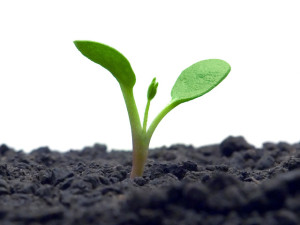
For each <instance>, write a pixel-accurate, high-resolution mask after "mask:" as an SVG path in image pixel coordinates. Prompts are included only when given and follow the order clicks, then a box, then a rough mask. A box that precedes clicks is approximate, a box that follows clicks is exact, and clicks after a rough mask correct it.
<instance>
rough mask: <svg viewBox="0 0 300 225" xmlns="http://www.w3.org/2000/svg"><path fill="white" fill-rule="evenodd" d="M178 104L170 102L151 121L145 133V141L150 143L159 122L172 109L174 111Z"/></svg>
mask: <svg viewBox="0 0 300 225" xmlns="http://www.w3.org/2000/svg"><path fill="white" fill-rule="evenodd" d="M179 104H180V102H178V101H171V102H170V103H169V104H168V105H167V106H166V107H165V108H164V109H163V110H162V111H161V112H160V113H159V114H158V115H157V116H156V117H155V118H154V120H153V121H152V123H151V125H150V126H149V128H148V130H147V133H146V139H147V140H148V141H149V142H150V140H151V137H152V135H153V132H154V130H155V129H156V127H157V125H158V124H159V123H160V121H161V120H162V119H163V118H164V117H165V115H167V114H168V113H169V112H170V111H171V110H172V109H174V108H175V107H176V106H178V105H179Z"/></svg>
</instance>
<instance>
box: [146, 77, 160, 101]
mask: <svg viewBox="0 0 300 225" xmlns="http://www.w3.org/2000/svg"><path fill="white" fill-rule="evenodd" d="M157 86H158V83H157V82H156V78H153V80H152V82H151V84H150V85H149V87H148V93H147V98H148V100H152V99H153V98H154V97H155V95H156V91H157Z"/></svg>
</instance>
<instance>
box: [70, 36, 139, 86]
mask: <svg viewBox="0 0 300 225" xmlns="http://www.w3.org/2000/svg"><path fill="white" fill-rule="evenodd" d="M74 44H75V45H76V47H77V49H78V50H79V51H80V52H81V53H82V54H83V55H84V56H86V57H87V58H88V59H90V60H91V61H93V62H95V63H97V64H99V65H101V66H103V67H104V68H105V69H107V70H108V71H110V72H111V73H112V75H113V76H114V77H115V78H116V79H117V81H118V82H119V83H120V84H121V85H123V86H126V87H128V88H132V87H133V86H134V84H135V75H134V72H133V70H132V68H131V65H130V63H129V62H128V60H127V59H126V58H125V56H123V55H122V54H121V53H120V52H118V51H117V50H116V49H114V48H112V47H109V46H107V45H104V44H101V43H98V42H94V41H74Z"/></svg>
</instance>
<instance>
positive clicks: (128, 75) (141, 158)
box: [74, 40, 230, 178]
mask: <svg viewBox="0 0 300 225" xmlns="http://www.w3.org/2000/svg"><path fill="white" fill-rule="evenodd" d="M74 44H75V45H76V47H77V49H78V50H79V51H80V52H81V53H82V54H83V55H84V56H86V57H87V58H88V59H90V60H91V61H93V62H95V63H97V64H99V65H101V66H102V67H104V68H105V69H107V70H108V71H110V72H111V73H112V75H113V76H114V77H115V78H116V79H117V81H118V82H119V85H120V87H121V91H122V94H123V97H124V100H125V104H126V108H127V111H128V116H129V121H130V126H131V134H132V147H133V159H132V170H131V175H130V178H135V177H138V176H142V175H143V173H144V167H145V163H146V160H147V156H148V148H149V143H150V140H151V137H152V135H153V132H154V130H155V129H156V127H157V125H158V124H159V122H160V121H161V120H162V119H163V118H164V116H165V115H167V114H168V113H169V112H170V111H171V110H172V109H174V108H175V107H176V106H178V105H180V104H181V103H184V102H187V101H190V100H192V99H195V98H198V97H200V96H202V95H204V94H206V93H207V92H209V91H210V90H212V89H213V88H214V87H216V86H217V85H218V84H219V83H220V82H221V81H222V80H223V79H224V78H225V77H226V76H227V75H228V73H229V72H230V65H229V64H228V63H226V62H225V61H223V60H220V59H207V60H202V61H199V62H197V63H195V64H193V65H191V66H190V67H188V68H187V69H185V70H183V71H182V73H181V74H180V76H179V77H178V78H177V80H176V82H175V84H174V86H173V88H172V91H171V101H170V102H169V104H167V106H166V107H165V108H164V109H163V110H162V111H161V112H160V113H159V114H158V115H157V116H156V117H155V118H154V120H153V121H152V123H151V124H150V126H149V127H148V129H147V120H148V112H149V108H150V102H151V100H152V99H153V98H154V97H155V95H156V92H157V87H158V83H157V82H156V78H154V79H153V80H152V82H151V84H150V85H149V88H148V92H147V104H146V109H145V114H144V120H143V124H142V123H141V120H140V116H139V113H138V110H137V107H136V103H135V99H134V95H133V87H134V85H135V81H136V78H135V74H134V72H133V70H132V68H131V65H130V63H129V61H128V60H127V59H126V58H125V57H124V56H123V55H122V54H121V53H120V52H118V51H117V50H116V49H114V48H112V47H109V46H107V45H104V44H101V43H97V42H94V41H83V40H80V41H74Z"/></svg>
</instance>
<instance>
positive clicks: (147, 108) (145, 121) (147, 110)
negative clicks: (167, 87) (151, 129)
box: [143, 99, 151, 133]
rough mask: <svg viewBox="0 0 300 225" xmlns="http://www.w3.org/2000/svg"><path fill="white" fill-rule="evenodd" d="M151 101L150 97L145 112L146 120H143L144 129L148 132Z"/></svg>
mask: <svg viewBox="0 0 300 225" xmlns="http://www.w3.org/2000/svg"><path fill="white" fill-rule="evenodd" d="M150 101H151V100H149V99H148V101H147V104H146V108H145V114H144V122H143V131H144V132H145V133H146V130H147V121H148V113H149V108H150Z"/></svg>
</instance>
